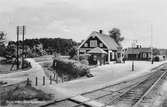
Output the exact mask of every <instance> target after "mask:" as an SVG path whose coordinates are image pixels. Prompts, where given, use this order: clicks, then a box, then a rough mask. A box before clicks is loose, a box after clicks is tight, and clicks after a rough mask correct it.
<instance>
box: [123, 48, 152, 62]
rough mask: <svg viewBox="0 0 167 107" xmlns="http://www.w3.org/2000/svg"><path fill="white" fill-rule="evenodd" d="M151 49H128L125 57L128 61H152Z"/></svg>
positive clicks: (125, 51)
mask: <svg viewBox="0 0 167 107" xmlns="http://www.w3.org/2000/svg"><path fill="white" fill-rule="evenodd" d="M151 54H152V50H151V48H143V47H139V48H126V49H124V57H125V59H126V60H151Z"/></svg>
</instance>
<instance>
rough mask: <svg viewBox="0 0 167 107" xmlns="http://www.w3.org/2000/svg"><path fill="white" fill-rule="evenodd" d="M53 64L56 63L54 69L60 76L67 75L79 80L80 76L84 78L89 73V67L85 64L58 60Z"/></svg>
mask: <svg viewBox="0 0 167 107" xmlns="http://www.w3.org/2000/svg"><path fill="white" fill-rule="evenodd" d="M53 63H56V66H55V67H54V68H55V69H56V70H57V72H58V75H60V76H61V75H62V74H65V75H69V76H72V77H73V78H77V77H78V76H84V75H86V74H87V73H88V72H89V67H88V66H87V65H85V64H81V63H80V62H79V61H75V60H69V59H61V58H56V59H54V61H53ZM53 65H54V64H53Z"/></svg>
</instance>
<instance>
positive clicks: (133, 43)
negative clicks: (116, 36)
mask: <svg viewBox="0 0 167 107" xmlns="http://www.w3.org/2000/svg"><path fill="white" fill-rule="evenodd" d="M136 42H137V40H133V41H132V55H134V49H135V46H136ZM134 57H135V56H134ZM134 57H133V58H132V71H134V70H135V64H134V59H135V58H134Z"/></svg>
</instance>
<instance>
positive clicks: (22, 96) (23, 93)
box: [0, 82, 53, 105]
mask: <svg viewBox="0 0 167 107" xmlns="http://www.w3.org/2000/svg"><path fill="white" fill-rule="evenodd" d="M0 98H1V99H0V104H1V105H6V104H7V101H25V100H28V101H31V100H38V101H48V100H51V99H52V98H53V96H52V95H51V94H46V93H44V92H43V91H41V90H38V89H36V88H34V87H31V86H27V85H26V82H23V83H19V84H15V85H12V86H7V87H0Z"/></svg>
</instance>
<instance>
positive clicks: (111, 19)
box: [0, 0, 167, 47]
mask: <svg viewBox="0 0 167 107" xmlns="http://www.w3.org/2000/svg"><path fill="white" fill-rule="evenodd" d="M0 7H1V10H0V20H1V23H0V29H1V30H3V31H6V32H8V39H10V40H14V39H16V37H15V35H16V26H17V25H26V28H27V29H26V34H27V36H26V37H27V38H33V37H35V38H36V37H38V38H39V37H58V36H60V37H63V38H73V39H74V40H77V41H80V40H82V39H85V38H86V37H87V36H88V35H89V34H90V33H91V32H92V31H94V30H99V29H103V30H104V32H105V33H107V32H108V30H111V29H112V28H113V27H118V28H120V29H121V33H122V35H123V36H125V38H126V39H127V40H132V39H137V40H139V41H144V42H143V44H144V45H145V44H146V45H147V46H148V44H149V41H150V25H151V24H152V25H153V36H154V37H153V38H154V41H153V42H154V43H155V46H158V47H165V45H164V44H165V43H166V41H165V39H164V38H165V36H164V35H165V34H166V33H167V31H166V27H167V22H166V19H167V13H166V11H165V10H167V6H166V2H165V1H164V0H140V1H139V0H0ZM46 35H47V36H46ZM53 35H55V36H53ZM157 35H158V36H157Z"/></svg>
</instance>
